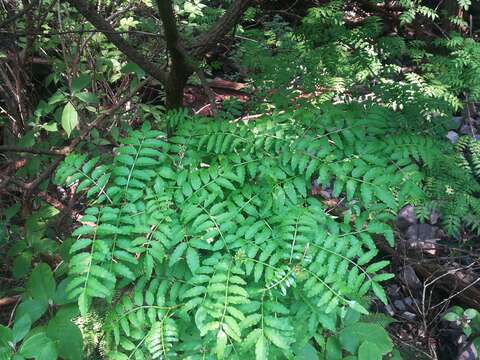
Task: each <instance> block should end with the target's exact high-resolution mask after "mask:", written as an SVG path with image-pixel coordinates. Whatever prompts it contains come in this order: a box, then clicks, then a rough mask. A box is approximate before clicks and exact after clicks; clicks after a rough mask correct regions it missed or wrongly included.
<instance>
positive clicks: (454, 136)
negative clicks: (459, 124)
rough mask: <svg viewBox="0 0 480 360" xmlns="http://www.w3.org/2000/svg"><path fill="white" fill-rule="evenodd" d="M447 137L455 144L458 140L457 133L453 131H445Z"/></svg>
mask: <svg viewBox="0 0 480 360" xmlns="http://www.w3.org/2000/svg"><path fill="white" fill-rule="evenodd" d="M447 139H448V140H450V142H451V143H452V144H455V143H456V142H457V140H458V134H457V133H456V132H455V131H449V132H448V133H447Z"/></svg>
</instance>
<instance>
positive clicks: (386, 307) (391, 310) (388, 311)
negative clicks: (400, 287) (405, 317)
mask: <svg viewBox="0 0 480 360" xmlns="http://www.w3.org/2000/svg"><path fill="white" fill-rule="evenodd" d="M385 312H386V313H387V314H388V315H390V316H393V315H395V311H393V308H392V307H391V306H390V305H385Z"/></svg>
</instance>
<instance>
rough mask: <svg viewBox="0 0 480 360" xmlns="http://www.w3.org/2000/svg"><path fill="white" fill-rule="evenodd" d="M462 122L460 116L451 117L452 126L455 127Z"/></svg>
mask: <svg viewBox="0 0 480 360" xmlns="http://www.w3.org/2000/svg"><path fill="white" fill-rule="evenodd" d="M462 122H463V118H462V117H461V116H454V117H452V123H453V125H454V126H456V128H457V129H458V128H459V127H460V126H461V125H462Z"/></svg>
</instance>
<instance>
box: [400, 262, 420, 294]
mask: <svg viewBox="0 0 480 360" xmlns="http://www.w3.org/2000/svg"><path fill="white" fill-rule="evenodd" d="M401 276H402V279H403V281H404V282H405V285H407V286H408V287H409V288H410V289H412V290H420V289H421V288H422V283H421V281H420V279H419V278H418V276H417V274H416V273H415V270H414V269H413V267H411V266H410V265H407V266H405V267H404V268H403V270H402V275H401Z"/></svg>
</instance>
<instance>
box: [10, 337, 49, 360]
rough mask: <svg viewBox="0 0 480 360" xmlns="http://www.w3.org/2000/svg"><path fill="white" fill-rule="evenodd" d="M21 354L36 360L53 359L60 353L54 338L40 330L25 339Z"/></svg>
mask: <svg viewBox="0 0 480 360" xmlns="http://www.w3.org/2000/svg"><path fill="white" fill-rule="evenodd" d="M19 354H20V355H22V356H24V357H26V358H34V359H36V360H52V359H56V358H57V354H58V353H57V349H56V347H55V344H54V342H53V341H52V339H50V338H49V337H48V336H47V335H46V334H45V332H43V331H39V332H36V333H35V334H33V335H32V336H30V337H28V338H27V339H25V340H24V341H23V343H22V346H21V347H20V350H19Z"/></svg>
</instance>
